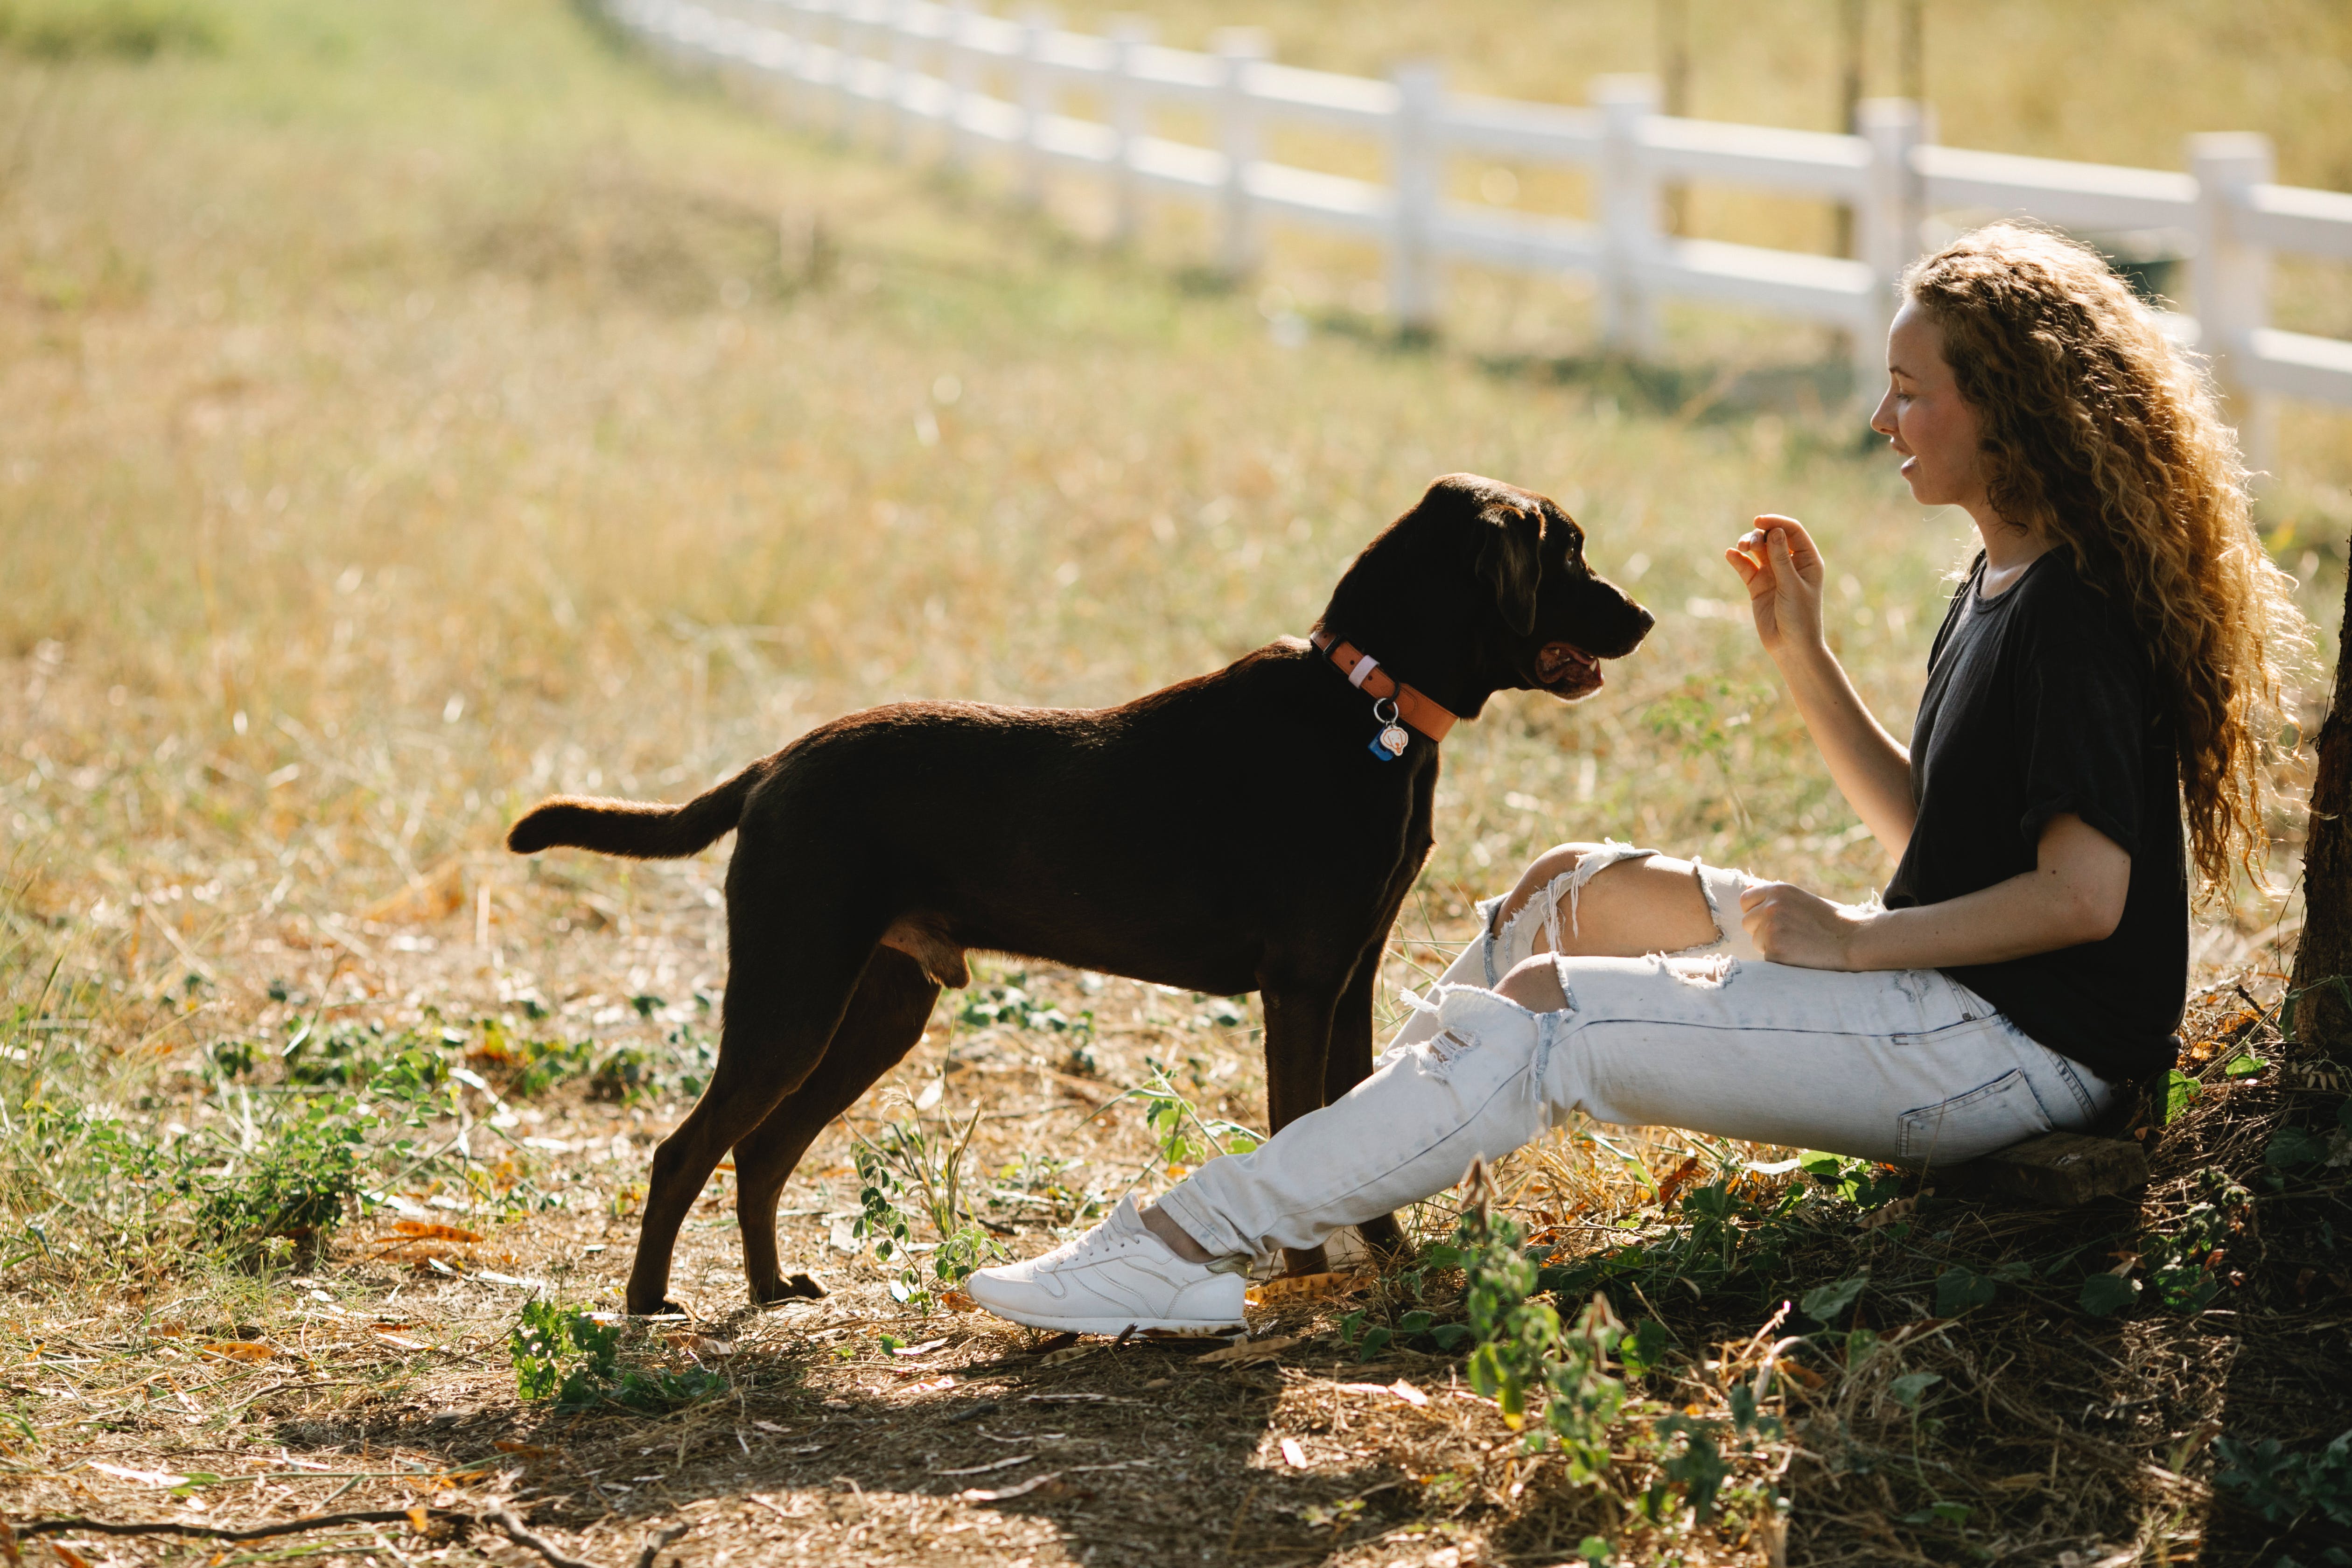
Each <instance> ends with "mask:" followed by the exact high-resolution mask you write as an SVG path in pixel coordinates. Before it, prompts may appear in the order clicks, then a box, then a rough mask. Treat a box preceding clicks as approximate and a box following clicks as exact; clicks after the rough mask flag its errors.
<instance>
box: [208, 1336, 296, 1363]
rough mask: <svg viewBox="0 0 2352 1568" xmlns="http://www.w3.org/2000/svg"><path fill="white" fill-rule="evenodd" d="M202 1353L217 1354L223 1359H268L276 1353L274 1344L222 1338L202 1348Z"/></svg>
mask: <svg viewBox="0 0 2352 1568" xmlns="http://www.w3.org/2000/svg"><path fill="white" fill-rule="evenodd" d="M203 1353H204V1354H205V1355H210V1356H218V1357H220V1359H221V1360H223V1361H268V1359H269V1358H270V1357H271V1356H274V1355H276V1354H277V1353H278V1347H277V1346H275V1345H265V1344H262V1343H260V1342H257V1341H255V1340H223V1341H221V1342H218V1343H216V1344H209V1345H206V1346H205V1348H204V1352H203Z"/></svg>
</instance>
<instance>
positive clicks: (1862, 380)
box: [1852, 98, 1927, 405]
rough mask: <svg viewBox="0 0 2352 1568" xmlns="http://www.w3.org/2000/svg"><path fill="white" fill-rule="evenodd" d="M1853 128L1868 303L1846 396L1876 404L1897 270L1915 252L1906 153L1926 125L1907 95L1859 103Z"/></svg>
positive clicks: (1916, 190)
mask: <svg viewBox="0 0 2352 1568" xmlns="http://www.w3.org/2000/svg"><path fill="white" fill-rule="evenodd" d="M1854 129H1855V130H1857V131H1859V132H1861V133H1862V136H1863V138H1864V141H1866V142H1869V144H1870V181H1869V186H1868V189H1867V190H1865V191H1864V194H1863V198H1862V200H1861V201H1860V202H1859V203H1857V204H1856V205H1855V209H1854V218H1855V233H1854V239H1855V245H1854V254H1855V255H1856V256H1857V257H1859V258H1861V259H1862V261H1863V262H1864V264H1865V265H1866V266H1868V267H1869V268H1870V298H1869V300H1867V301H1866V302H1865V304H1864V309H1863V312H1862V317H1861V319H1860V320H1859V321H1856V322H1855V323H1854V329H1853V345H1852V347H1853V395H1854V396H1855V397H1856V398H1857V399H1858V400H1860V401H1862V402H1864V403H1867V404H1872V405H1875V404H1876V403H1877V401H1878V399H1879V396H1880V393H1881V389H1882V388H1883V387H1884V386H1885V382H1886V329H1887V328H1888V327H1889V326H1890V325H1892V324H1893V323H1894V321H1895V306H1896V305H1897V303H1899V301H1898V300H1896V298H1895V293H1896V290H1897V289H1898V288H1899V286H1900V284H1901V280H1902V277H1903V269H1904V268H1906V267H1908V266H1909V265H1910V264H1911V258H1913V257H1914V256H1916V254H1918V249H1919V223H1920V220H1921V219H1922V218H1923V217H1924V216H1926V214H1925V212H1924V211H1923V206H1924V203H1923V201H1922V196H1923V194H1924V192H1923V189H1922V186H1921V184H1920V180H1919V173H1918V170H1917V169H1916V167H1915V166H1914V164H1913V163H1912V158H1911V153H1912V150H1913V149H1915V148H1916V147H1917V146H1918V145H1919V143H1920V142H1923V141H1924V140H1926V131H1927V120H1926V116H1925V115H1923V114H1922V113H1921V111H1920V109H1919V106H1918V105H1917V104H1916V103H1914V102H1912V101H1911V100H1909V99H1907V98H1866V99H1864V100H1862V102H1861V103H1860V104H1859V105H1857V106H1856V108H1855V110H1854Z"/></svg>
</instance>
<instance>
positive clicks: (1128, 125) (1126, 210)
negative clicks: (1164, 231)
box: [1104, 16, 1155, 245]
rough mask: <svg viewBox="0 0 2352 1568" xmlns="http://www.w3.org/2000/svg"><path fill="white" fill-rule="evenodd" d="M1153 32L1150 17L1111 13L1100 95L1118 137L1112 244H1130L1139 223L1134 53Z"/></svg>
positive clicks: (1139, 122)
mask: <svg viewBox="0 0 2352 1568" xmlns="http://www.w3.org/2000/svg"><path fill="white" fill-rule="evenodd" d="M1154 36H1155V30H1154V28H1153V27H1152V25H1151V22H1150V18H1148V17H1144V16H1113V17H1112V18H1111V19H1110V42H1111V51H1112V58H1111V68H1110V70H1111V76H1110V86H1109V88H1108V89H1107V90H1106V91H1105V93H1104V97H1105V98H1106V99H1108V100H1109V102H1108V107H1109V110H1110V127H1111V132H1112V134H1113V135H1115V136H1116V137H1117V138H1118V153H1117V154H1116V156H1117V158H1118V163H1116V164H1114V165H1113V166H1112V169H1111V202H1112V206H1111V220H1110V238H1111V243H1112V244H1113V245H1131V244H1133V243H1134V241H1135V237H1136V234H1137V232H1138V231H1139V229H1141V227H1142V226H1143V190H1142V185H1141V183H1140V182H1139V181H1138V180H1137V179H1136V177H1135V145H1136V143H1137V142H1139V141H1141V140H1142V138H1143V110H1144V99H1143V86H1142V84H1141V83H1140V82H1139V81H1138V80H1137V79H1136V74H1135V67H1136V57H1137V56H1138V55H1139V54H1140V53H1141V52H1142V51H1143V48H1144V46H1146V45H1147V44H1149V43H1150V42H1151V40H1152V38H1153V37H1154Z"/></svg>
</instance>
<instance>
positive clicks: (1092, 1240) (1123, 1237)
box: [1036, 1219, 1143, 1266]
mask: <svg viewBox="0 0 2352 1568" xmlns="http://www.w3.org/2000/svg"><path fill="white" fill-rule="evenodd" d="M1142 1239H1143V1237H1142V1235H1139V1234H1138V1233H1137V1232H1135V1231H1130V1230H1128V1229H1126V1228H1124V1227H1122V1226H1118V1225H1115V1224H1113V1223H1112V1221H1110V1220H1108V1219H1107V1220H1104V1221H1103V1222H1102V1223H1101V1224H1100V1225H1097V1226H1094V1227H1093V1228H1092V1229H1090V1230H1088V1231H1087V1232H1085V1233H1084V1234H1083V1235H1079V1236H1074V1237H1070V1239H1069V1240H1067V1241H1066V1242H1064V1243H1062V1244H1061V1245H1060V1246H1059V1247H1055V1248H1053V1249H1052V1250H1051V1251H1049V1252H1044V1253H1040V1254H1039V1255H1038V1256H1037V1259H1036V1261H1037V1263H1038V1264H1039V1265H1041V1266H1042V1265H1045V1264H1055V1263H1076V1262H1080V1261H1083V1260H1087V1259H1090V1258H1108V1257H1110V1256H1112V1255H1114V1254H1116V1253H1120V1252H1124V1251H1126V1250H1128V1249H1129V1247H1133V1246H1134V1245H1135V1244H1136V1243H1138V1242H1139V1241H1141V1240H1142Z"/></svg>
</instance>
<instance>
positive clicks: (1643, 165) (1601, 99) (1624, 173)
mask: <svg viewBox="0 0 2352 1568" xmlns="http://www.w3.org/2000/svg"><path fill="white" fill-rule="evenodd" d="M1592 101H1593V102H1595V103H1597V104H1599V105H1600V106H1601V178H1600V181H1599V184H1600V192H1599V195H1600V200H1599V201H1598V202H1597V203H1595V204H1594V205H1595V206H1596V207H1597V208H1598V211H1599V214H1600V218H1601V339H1602V341H1603V342H1606V343H1607V344H1608V346H1609V348H1610V349H1611V350H1612V351H1613V352H1615V353H1622V354H1632V355H1634V356H1636V357H1640V356H1644V355H1648V354H1651V353H1654V352H1656V349H1657V339H1658V326H1657V309H1656V307H1655V305H1654V303H1653V302H1652V300H1651V290H1650V289H1649V286H1648V282H1649V280H1648V277H1647V274H1648V272H1649V269H1650V268H1651V267H1652V266H1653V265H1654V263H1655V262H1656V260H1657V258H1658V257H1659V254H1660V249H1659V236H1658V182H1657V178H1656V176H1655V175H1654V174H1652V173H1651V172H1650V167H1649V163H1648V160H1646V159H1645V158H1643V155H1642V122H1643V121H1645V120H1647V119H1648V118H1649V117H1650V116H1651V115H1654V114H1655V113H1656V112H1657V111H1658V83H1657V79H1655V78H1654V77H1646V76H1603V77H1595V78H1594V79H1593V80H1592Z"/></svg>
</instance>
